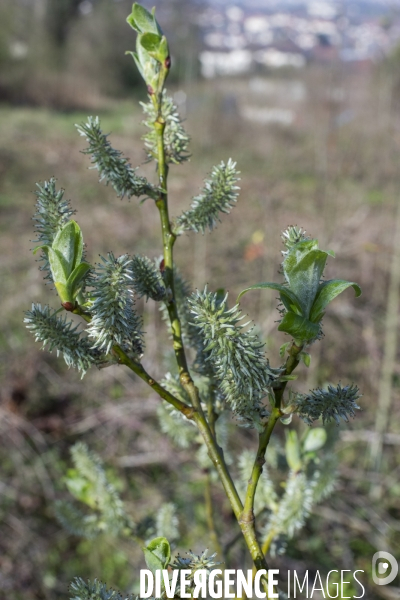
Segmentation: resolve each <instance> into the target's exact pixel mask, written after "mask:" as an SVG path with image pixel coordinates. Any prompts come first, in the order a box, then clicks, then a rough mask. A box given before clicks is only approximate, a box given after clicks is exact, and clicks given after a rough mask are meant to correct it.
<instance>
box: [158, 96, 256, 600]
mask: <svg viewBox="0 0 400 600" xmlns="http://www.w3.org/2000/svg"><path fill="white" fill-rule="evenodd" d="M152 100H153V104H154V106H155V108H156V112H157V119H156V121H155V123H154V130H155V133H156V137H157V153H158V157H157V162H158V178H159V184H160V187H161V188H162V190H163V192H161V193H160V196H159V198H158V199H157V200H156V206H157V208H158V210H159V213H160V219H161V231H162V238H163V250H164V268H165V284H166V287H167V289H169V291H170V299H169V300H167V302H166V306H167V310H168V315H169V319H170V323H171V330H172V339H173V347H174V352H175V358H176V362H177V365H178V369H179V379H180V382H181V385H182V387H183V388H184V389H185V390H186V392H187V393H188V395H189V398H190V400H191V403H192V406H193V408H194V409H195V411H194V414H193V420H194V421H195V423H196V425H197V427H198V428H199V431H200V433H201V435H202V437H203V439H204V442H205V444H206V446H207V450H208V454H209V456H210V459H211V460H212V462H213V464H214V466H215V468H216V470H217V472H218V475H219V478H220V480H221V482H222V485H223V487H224V490H225V493H226V495H227V497H228V499H229V501H230V504H231V507H232V510H233V512H234V513H235V516H236V519H237V520H238V523H239V525H240V528H241V530H242V533H243V536H244V538H245V541H246V544H247V547H248V549H249V552H250V554H251V557H252V559H253V562H254V565H255V567H256V568H257V569H267V568H268V567H267V564H266V562H265V559H264V555H263V553H262V550H261V547H260V545H259V543H258V541H257V537H256V534H255V528H254V521H253V522H252V523H249V522H246V521H241V516H242V512H243V505H242V502H241V500H240V498H239V495H238V493H237V490H236V487H235V484H234V482H233V480H232V477H231V475H230V473H229V471H228V468H227V465H226V463H225V460H224V456H223V452H222V449H221V448H219V446H218V444H217V442H216V440H215V437H214V435H213V433H212V430H211V428H210V424H209V423H208V422H207V419H206V417H205V415H204V412H203V409H202V406H201V401H200V396H199V392H198V389H197V388H196V386H195V385H194V382H193V379H192V377H191V375H190V372H189V368H188V364H187V360H186V354H185V348H184V345H183V340H182V331H181V323H180V320H179V315H178V309H177V305H176V301H175V289H174V261H173V247H174V243H175V240H176V235H175V234H174V232H173V231H172V229H171V223H170V220H169V214H168V191H167V178H168V166H167V164H166V160H165V149H164V130H165V121H164V119H163V116H162V113H161V95H159V94H153V95H152ZM212 426H213V424H212ZM263 586H264V589H265V591H266V592H267V597H268V590H267V578H263Z"/></svg>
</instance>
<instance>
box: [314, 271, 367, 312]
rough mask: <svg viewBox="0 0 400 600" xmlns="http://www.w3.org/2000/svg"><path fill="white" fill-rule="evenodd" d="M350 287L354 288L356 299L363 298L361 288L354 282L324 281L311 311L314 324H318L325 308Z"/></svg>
mask: <svg viewBox="0 0 400 600" xmlns="http://www.w3.org/2000/svg"><path fill="white" fill-rule="evenodd" d="M349 287H353V288H354V291H355V294H356V298H358V297H359V296H361V288H360V286H359V285H358V284H357V283H355V282H354V281H344V280H343V279H330V280H329V281H324V282H323V283H321V284H320V285H319V289H318V292H317V295H316V297H315V300H314V304H313V306H312V309H311V314H310V319H311V320H312V321H314V322H317V319H318V318H319V315H320V314H321V313H323V311H324V309H325V307H326V306H327V305H328V304H329V303H330V302H332V300H333V299H334V298H336V296H338V295H339V294H341V293H342V292H344V291H345V290H347V288H349ZM321 318H322V317H321Z"/></svg>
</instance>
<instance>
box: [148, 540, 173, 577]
mask: <svg viewBox="0 0 400 600" xmlns="http://www.w3.org/2000/svg"><path fill="white" fill-rule="evenodd" d="M147 550H150V552H152V553H153V554H155V556H157V557H158V558H159V559H160V561H161V562H162V564H163V565H164V566H163V568H164V569H166V568H167V566H168V564H169V561H170V560H171V547H170V545H169V541H168V540H167V538H165V537H157V538H154V539H153V540H151V542H150V543H149V544H147Z"/></svg>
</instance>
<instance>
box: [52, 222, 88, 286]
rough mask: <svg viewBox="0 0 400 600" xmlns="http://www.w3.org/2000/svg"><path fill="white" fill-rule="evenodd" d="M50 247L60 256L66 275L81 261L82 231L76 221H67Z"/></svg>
mask: <svg viewBox="0 0 400 600" xmlns="http://www.w3.org/2000/svg"><path fill="white" fill-rule="evenodd" d="M52 248H53V250H55V251H56V252H57V253H58V254H59V255H61V256H62V258H63V262H64V265H65V267H64V268H65V270H66V276H67V277H68V276H69V275H70V274H71V273H72V271H73V270H74V269H75V267H76V266H78V265H79V263H80V262H81V259H82V254H83V236H82V231H81V228H80V227H79V225H78V223H77V222H76V221H69V222H68V223H67V224H66V225H64V227H63V228H62V229H60V231H59V232H58V233H57V235H56V237H55V238H54V241H53V244H52ZM50 264H51V263H50ZM56 281H59V280H58V279H57V280H56Z"/></svg>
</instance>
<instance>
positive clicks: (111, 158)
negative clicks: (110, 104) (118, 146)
mask: <svg viewBox="0 0 400 600" xmlns="http://www.w3.org/2000/svg"><path fill="white" fill-rule="evenodd" d="M76 127H77V130H78V132H79V134H80V135H81V136H82V137H84V138H85V139H86V141H87V142H88V144H89V145H88V147H87V148H86V149H85V150H83V151H82V152H83V154H90V155H91V161H92V164H93V167H92V168H93V169H97V170H98V172H99V176H100V179H99V180H100V181H103V180H104V181H105V182H106V183H107V184H108V183H109V184H111V186H112V187H113V188H114V190H115V191H116V193H117V195H118V196H119V197H121V198H123V197H124V196H127V197H128V198H130V197H131V196H138V197H139V196H149V197H150V198H153V199H156V198H157V197H158V195H159V193H160V190H159V189H158V188H156V187H155V186H154V185H152V184H151V183H149V182H148V181H147V179H146V178H145V177H140V176H138V175H136V173H135V169H133V167H132V166H131V164H130V163H129V160H128V159H127V158H124V157H123V155H122V152H120V151H119V150H115V149H114V148H113V147H112V146H111V143H110V142H109V140H108V135H106V134H104V133H103V132H102V130H101V127H100V119H99V117H88V120H87V122H86V123H82V124H81V125H76Z"/></svg>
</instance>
